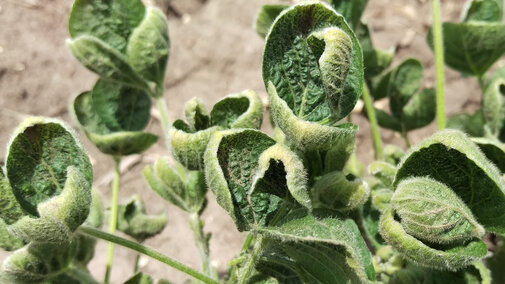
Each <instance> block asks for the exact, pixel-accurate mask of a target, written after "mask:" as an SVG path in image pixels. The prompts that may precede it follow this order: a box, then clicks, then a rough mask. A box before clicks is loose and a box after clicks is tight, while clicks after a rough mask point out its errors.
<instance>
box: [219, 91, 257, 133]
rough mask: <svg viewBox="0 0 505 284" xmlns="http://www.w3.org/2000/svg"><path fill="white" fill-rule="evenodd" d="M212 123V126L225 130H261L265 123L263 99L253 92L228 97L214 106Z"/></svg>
mask: <svg viewBox="0 0 505 284" xmlns="http://www.w3.org/2000/svg"><path fill="white" fill-rule="evenodd" d="M210 121H211V124H212V125H215V126H221V127H223V128H255V129H259V128H260V127H261V122H262V121H263V105H262V103H261V99H260V98H259V96H258V94H257V93H256V92H254V91H252V90H246V91H243V92H241V93H239V94H232V95H228V96H226V97H225V98H223V99H222V100H220V101H219V102H217V103H216V104H215V105H214V107H213V108H212V111H211V112H210Z"/></svg>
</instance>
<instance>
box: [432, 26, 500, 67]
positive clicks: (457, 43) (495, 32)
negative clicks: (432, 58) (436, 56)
mask: <svg viewBox="0 0 505 284" xmlns="http://www.w3.org/2000/svg"><path fill="white" fill-rule="evenodd" d="M442 29H443V33H444V59H445V63H446V64H447V65H448V66H449V67H451V68H453V69H455V70H457V71H459V72H462V73H465V74H468V75H473V76H482V75H483V74H484V73H485V72H486V71H487V70H488V69H489V67H491V65H493V64H494V63H495V62H496V61H497V60H498V59H499V58H500V57H501V56H502V55H503V53H505V24H503V23H500V22H482V21H470V22H465V23H444V24H443V25H442ZM432 38H433V36H432V32H431V30H430V32H429V33H428V43H429V44H430V47H432V48H433V39H432Z"/></svg>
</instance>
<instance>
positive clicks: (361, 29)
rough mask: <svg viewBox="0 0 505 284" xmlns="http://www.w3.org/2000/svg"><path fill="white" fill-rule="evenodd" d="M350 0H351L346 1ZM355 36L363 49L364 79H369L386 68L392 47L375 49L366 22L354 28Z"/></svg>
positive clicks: (392, 55)
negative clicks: (385, 49)
mask: <svg viewBox="0 0 505 284" xmlns="http://www.w3.org/2000/svg"><path fill="white" fill-rule="evenodd" d="M348 2H352V1H348ZM355 32H356V36H357V37H358V39H359V42H360V44H361V48H362V49H363V63H364V65H365V79H366V80H371V79H372V78H373V77H375V76H377V75H379V74H380V73H382V72H383V71H384V70H386V69H387V68H388V67H389V66H390V65H391V62H393V57H394V54H395V51H394V49H390V50H387V51H384V50H380V49H376V48H374V46H373V43H372V37H371V35H370V28H369V27H368V25H367V24H363V23H361V24H360V25H359V26H358V27H357V28H356V29H355Z"/></svg>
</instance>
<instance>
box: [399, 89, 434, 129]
mask: <svg viewBox="0 0 505 284" xmlns="http://www.w3.org/2000/svg"><path fill="white" fill-rule="evenodd" d="M436 109H437V108H436V94H435V89H423V90H422V91H421V92H419V93H417V94H415V95H414V97H413V98H412V99H411V100H410V102H409V103H408V104H407V105H405V106H404V107H403V115H402V119H401V121H402V122H403V123H404V125H405V130H407V131H410V130H414V129H418V128H421V127H424V126H426V125H428V124H430V123H431V122H432V121H433V120H434V119H435V115H436Z"/></svg>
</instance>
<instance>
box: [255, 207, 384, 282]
mask: <svg viewBox="0 0 505 284" xmlns="http://www.w3.org/2000/svg"><path fill="white" fill-rule="evenodd" d="M255 232H256V233H258V234H261V235H262V236H264V237H265V238H268V239H272V240H274V241H277V242H279V244H278V245H277V246H276V247H278V248H280V249H281V250H282V251H284V253H285V254H286V255H288V256H289V258H290V262H292V265H291V266H292V269H293V270H294V271H296V272H297V273H298V274H299V275H300V276H301V277H302V279H303V280H304V283H339V282H340V281H341V280H342V279H353V280H354V281H355V282H356V283H357V282H367V281H373V280H375V272H374V269H373V265H372V257H371V255H370V251H369V250H368V248H367V246H366V244H365V241H364V240H363V238H362V237H361V235H360V232H359V230H358V227H357V226H356V223H354V221H353V220H352V219H346V218H342V217H339V216H338V215H335V213H334V212H332V211H329V210H324V209H315V210H313V211H312V213H308V212H307V211H306V210H295V211H293V212H291V213H290V214H288V215H287V216H286V217H285V218H284V219H282V220H281V221H280V222H279V223H278V224H277V225H276V226H275V227H260V228H257V229H255ZM288 263H289V262H288ZM321 267H323V268H324V269H322V268H321Z"/></svg>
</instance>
